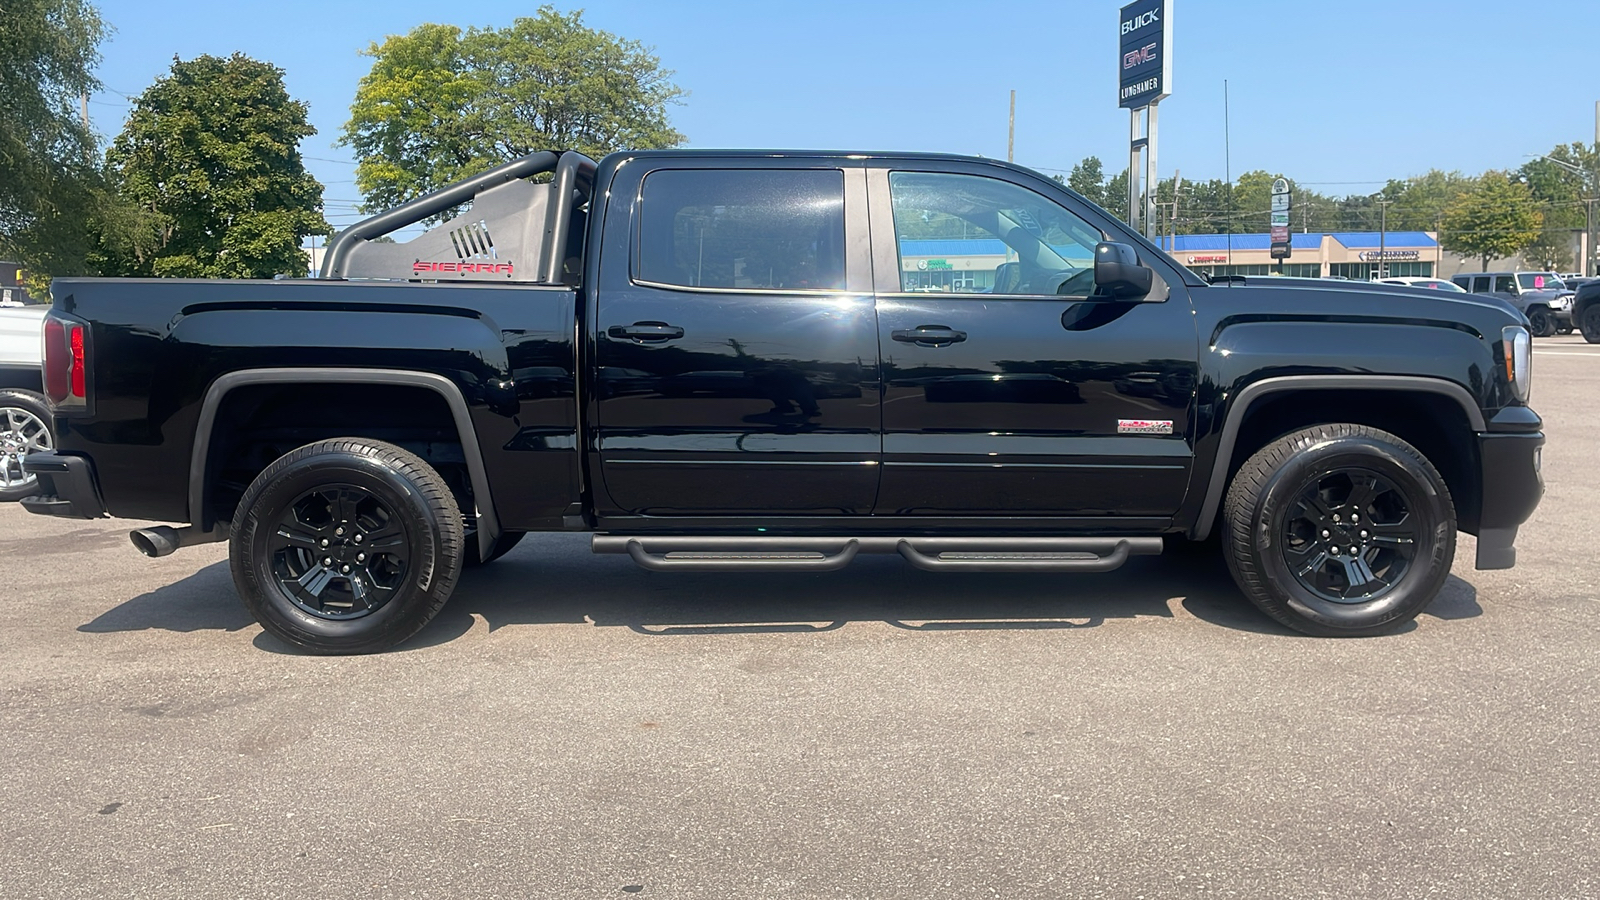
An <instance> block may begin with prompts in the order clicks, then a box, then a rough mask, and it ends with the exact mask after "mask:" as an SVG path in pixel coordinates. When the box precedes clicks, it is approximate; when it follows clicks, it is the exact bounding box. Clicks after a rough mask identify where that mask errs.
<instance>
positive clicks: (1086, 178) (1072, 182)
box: [1067, 156, 1111, 209]
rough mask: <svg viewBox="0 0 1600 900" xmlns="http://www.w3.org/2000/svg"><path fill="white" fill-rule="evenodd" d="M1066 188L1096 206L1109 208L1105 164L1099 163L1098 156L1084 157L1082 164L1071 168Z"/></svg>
mask: <svg viewBox="0 0 1600 900" xmlns="http://www.w3.org/2000/svg"><path fill="white" fill-rule="evenodd" d="M1067 187H1069V188H1072V189H1073V190H1075V191H1077V192H1078V193H1080V194H1082V195H1083V196H1084V197H1085V198H1086V199H1088V200H1089V202H1091V203H1093V204H1094V205H1096V206H1099V207H1102V208H1105V209H1110V208H1111V207H1110V205H1109V204H1107V203H1106V170H1105V164H1104V163H1102V162H1100V157H1098V156H1088V157H1084V159H1083V161H1082V162H1080V163H1078V164H1077V165H1075V166H1073V167H1072V172H1071V173H1069V174H1068V175H1067Z"/></svg>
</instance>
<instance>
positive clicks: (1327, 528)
mask: <svg viewBox="0 0 1600 900" xmlns="http://www.w3.org/2000/svg"><path fill="white" fill-rule="evenodd" d="M1416 525H1417V517H1416V516H1413V515H1411V508H1410V504H1409V503H1408V501H1407V499H1406V496H1405V494H1404V492H1402V491H1401V490H1400V489H1399V488H1397V487H1395V486H1394V484H1392V483H1390V481H1389V480H1388V479H1386V478H1384V477H1383V476H1382V475H1380V474H1378V473H1377V472H1374V471H1372V470H1371V469H1358V468H1349V469H1334V470H1332V471H1329V472H1326V473H1319V474H1317V475H1314V476H1312V477H1311V478H1310V479H1308V480H1307V481H1306V483H1305V484H1303V485H1302V486H1301V488H1300V491H1299V493H1298V494H1297V496H1296V497H1295V499H1294V500H1293V503H1292V508H1291V509H1290V511H1289V513H1288V514H1287V515H1286V516H1284V527H1283V535H1282V537H1283V540H1282V542H1281V543H1280V544H1279V546H1280V548H1281V552H1282V553H1283V558H1284V563H1285V564H1286V565H1287V566H1288V568H1289V571H1291V572H1293V573H1294V577H1295V580H1296V581H1298V582H1299V583H1300V586H1301V587H1303V588H1305V589H1306V590H1307V591H1309V592H1311V593H1313V594H1315V595H1316V596H1318V597H1320V598H1322V599H1323V600H1326V601H1328V602H1330V603H1366V602H1368V601H1371V600H1375V599H1377V598H1379V597H1381V596H1383V594H1384V593H1385V592H1387V591H1389V590H1391V589H1393V588H1394V586H1395V585H1397V584H1399V583H1400V580H1401V579H1402V578H1404V577H1405V574H1406V572H1407V571H1409V570H1410V568H1411V561H1412V557H1413V556H1415V555H1416V550H1417V533H1416Z"/></svg>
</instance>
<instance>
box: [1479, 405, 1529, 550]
mask: <svg viewBox="0 0 1600 900" xmlns="http://www.w3.org/2000/svg"><path fill="white" fill-rule="evenodd" d="M1543 447H1544V434H1543V433H1542V432H1534V433H1531V434H1480V435H1478V457H1479V459H1481V460H1483V480H1482V482H1481V484H1482V485H1483V504H1482V508H1481V511H1480V513H1479V516H1478V560H1477V567H1478V568H1480V569H1509V568H1511V567H1512V566H1514V565H1516V564H1517V548H1516V542H1517V528H1518V526H1520V525H1521V524H1522V523H1523V522H1526V521H1528V517H1529V516H1532V515H1533V510H1534V509H1535V508H1536V507H1537V506H1538V505H1539V500H1540V498H1542V497H1543V496H1544V475H1543V474H1542V473H1541V472H1540V471H1539V469H1540V462H1541V460H1540V453H1541V450H1542V448H1543Z"/></svg>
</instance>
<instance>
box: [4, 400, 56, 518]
mask: <svg viewBox="0 0 1600 900" xmlns="http://www.w3.org/2000/svg"><path fill="white" fill-rule="evenodd" d="M54 427H55V420H54V419H53V418H51V416H50V405H49V404H48V403H47V402H46V401H45V399H44V397H42V396H40V395H38V394H35V393H34V392H33V391H24V390H21V389H18V388H5V389H3V390H0V502H10V501H13V500H21V499H22V498H23V497H31V496H33V495H34V494H36V493H38V492H39V479H38V476H35V475H29V474H28V473H26V472H24V471H22V457H24V456H27V455H28V454H29V453H38V452H40V451H44V450H54V449H55V446H56V441H55V434H54V433H53V432H52V431H51V429H52V428H54Z"/></svg>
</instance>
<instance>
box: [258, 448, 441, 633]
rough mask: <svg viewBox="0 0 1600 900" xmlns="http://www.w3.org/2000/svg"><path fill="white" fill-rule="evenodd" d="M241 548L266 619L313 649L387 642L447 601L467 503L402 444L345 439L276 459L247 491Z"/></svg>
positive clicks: (261, 618)
mask: <svg viewBox="0 0 1600 900" xmlns="http://www.w3.org/2000/svg"><path fill="white" fill-rule="evenodd" d="M231 538H232V543H231V546H230V547H229V558H230V561H231V563H232V568H233V581H234V585H235V586H236V587H237V588H238V590H239V596H240V598H241V599H243V600H244V604H245V606H246V607H247V608H248V609H249V610H250V613H251V615H253V616H255V618H256V621H257V622H260V623H261V627H262V628H264V629H266V630H267V631H268V632H269V633H270V634H272V635H273V636H275V637H277V638H279V639H280V640H282V641H284V642H286V643H289V644H292V645H293V646H295V647H299V648H300V649H302V650H306V651H308V652H311V653H320V654H336V653H337V654H343V653H375V652H377V651H380V650H386V649H388V648H390V647H393V646H394V645H396V644H398V643H400V642H401V641H404V640H406V639H407V638H409V637H411V636H412V635H414V634H416V633H417V632H418V631H420V630H422V627H423V626H424V625H426V624H428V622H429V621H430V620H431V619H432V618H433V617H434V616H435V615H436V614H437V613H438V612H439V610H440V609H441V608H443V607H444V604H445V601H447V600H449V599H450V593H451V591H453V590H454V589H455V586H456V579H457V577H458V576H459V575H460V572H461V564H462V526H461V512H460V510H459V509H458V508H457V506H456V501H455V497H454V496H453V495H452V494H451V492H450V488H449V485H447V484H446V483H445V481H444V479H443V478H441V477H440V476H439V473H438V472H436V471H434V470H433V468H432V467H430V466H429V465H428V464H427V463H426V462H424V461H423V460H422V459H421V458H420V457H417V456H415V455H413V454H411V453H408V452H406V451H405V450H402V449H400V448H399V447H395V446H393V445H391V444H385V443H381V442H379V441H373V440H366V439H364V438H336V439H334V440H328V441H319V442H317V443H315V444H307V445H306V446H304V447H301V448H299V449H298V450H294V451H291V452H290V453H288V454H286V455H285V456H283V457H282V458H280V459H279V460H278V461H277V462H274V463H273V464H272V465H270V466H268V467H267V468H266V470H265V471H263V472H262V473H261V474H260V475H259V476H257V477H256V480H255V481H254V482H253V483H252V484H251V485H250V487H249V489H248V490H246V491H245V494H244V498H243V499H242V500H240V502H239V512H238V514H237V515H236V516H235V517H234V523H233V532H232V535H231Z"/></svg>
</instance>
